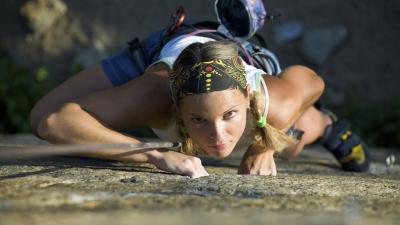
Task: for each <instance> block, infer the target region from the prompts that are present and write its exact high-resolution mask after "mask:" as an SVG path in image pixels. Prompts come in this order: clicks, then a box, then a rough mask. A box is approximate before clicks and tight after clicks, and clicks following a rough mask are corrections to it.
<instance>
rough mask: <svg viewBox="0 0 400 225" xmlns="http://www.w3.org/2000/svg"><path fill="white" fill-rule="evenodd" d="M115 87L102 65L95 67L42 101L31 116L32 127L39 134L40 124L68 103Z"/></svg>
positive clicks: (70, 80)
mask: <svg viewBox="0 0 400 225" xmlns="http://www.w3.org/2000/svg"><path fill="white" fill-rule="evenodd" d="M111 87H113V85H112V83H111V82H110V80H109V79H108V78H107V76H106V75H105V74H104V72H103V70H102V68H101V65H95V66H93V67H91V68H89V69H86V70H84V71H82V72H80V73H78V74H76V75H74V76H73V77H71V78H69V79H68V80H66V81H65V82H63V83H62V84H61V85H59V86H58V87H56V88H55V89H54V90H52V91H51V92H49V93H48V94H47V95H45V96H44V97H43V98H42V99H40V100H39V101H38V102H37V103H36V105H35V106H34V107H33V109H32V111H31V115H30V120H31V127H32V130H33V132H34V133H36V134H37V128H38V124H39V122H40V121H41V120H42V119H43V118H45V117H46V116H47V115H48V114H50V113H52V112H54V111H56V110H57V109H59V108H60V107H61V106H62V105H63V104H65V103H66V102H69V101H72V100H74V99H76V98H79V97H82V96H85V95H87V94H90V93H93V92H96V91H102V90H105V89H108V88H111Z"/></svg>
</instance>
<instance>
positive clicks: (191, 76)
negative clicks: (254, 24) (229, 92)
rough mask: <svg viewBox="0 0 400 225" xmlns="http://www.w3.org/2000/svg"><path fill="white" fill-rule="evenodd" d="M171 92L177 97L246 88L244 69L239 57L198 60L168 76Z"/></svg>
mask: <svg viewBox="0 0 400 225" xmlns="http://www.w3.org/2000/svg"><path fill="white" fill-rule="evenodd" d="M170 80H171V85H172V92H173V95H174V97H175V98H177V99H179V98H181V97H184V96H186V95H190V94H201V93H207V92H212V91H222V90H226V89H229V88H238V89H240V90H242V91H244V90H245V89H246V71H245V69H244V66H243V64H242V61H241V59H240V58H239V57H233V58H228V59H215V60H211V61H207V62H199V63H196V64H194V65H193V66H191V67H190V68H183V69H182V70H180V71H174V73H172V75H171V76H170Z"/></svg>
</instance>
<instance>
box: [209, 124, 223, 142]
mask: <svg viewBox="0 0 400 225" xmlns="http://www.w3.org/2000/svg"><path fill="white" fill-rule="evenodd" d="M223 137H224V125H223V124H221V123H218V122H214V123H213V124H211V126H210V139H211V140H213V141H214V142H217V143H218V142H220V141H222V140H223Z"/></svg>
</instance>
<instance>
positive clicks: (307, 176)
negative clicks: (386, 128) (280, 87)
mask: <svg viewBox="0 0 400 225" xmlns="http://www.w3.org/2000/svg"><path fill="white" fill-rule="evenodd" d="M0 139H1V137H0ZM14 140H17V143H18V142H22V143H25V144H26V143H27V140H28V139H27V137H24V138H20V139H14ZM4 142H6V143H12V141H10V138H8V137H3V140H0V143H4ZM32 142H33V143H37V141H36V140H34V139H32ZM14 143H15V142H14ZM0 151H1V148H0ZM379 152H380V153H379ZM379 152H378V151H374V152H373V153H374V154H373V156H374V159H375V161H374V164H373V165H372V169H371V171H370V172H369V173H361V174H357V173H348V172H343V171H341V170H340V169H339V168H338V167H337V164H336V162H335V161H334V159H333V157H332V156H331V155H329V154H328V153H327V152H325V151H324V150H323V149H321V148H309V149H306V150H305V151H304V152H302V154H301V155H300V157H299V158H297V159H295V160H294V161H293V162H284V161H279V160H278V161H277V165H278V175H277V176H276V177H266V176H250V175H237V174H236V172H237V166H238V164H239V162H240V156H241V153H240V152H237V153H235V154H234V155H232V156H231V157H229V158H228V159H226V160H224V161H219V160H213V159H210V158H203V164H205V165H206V169H207V170H208V172H209V173H210V176H209V177H203V178H199V179H189V178H187V177H183V176H178V175H172V174H168V173H164V172H162V171H159V170H157V169H156V168H155V167H154V166H152V165H147V164H141V165H137V164H132V163H120V162H113V161H101V160H93V159H83V158H73V157H72V158H71V157H53V158H42V159H35V160H18V161H2V162H1V164H0V217H1V218H2V219H1V221H0V224H8V225H9V224H11V225H12V224H22V223H24V220H26V219H27V218H28V219H29V221H30V224H42V225H43V224H54V221H57V223H58V224H76V223H81V224H114V223H116V222H117V223H118V224H131V222H132V221H135V222H136V223H138V222H146V221H147V222H149V221H152V223H156V224H180V223H182V224H221V223H220V222H221V220H224V222H226V223H228V224H260V223H261V222H263V223H265V222H266V221H267V222H272V223H274V221H275V223H277V224H282V223H283V224H288V223H290V224H292V223H296V224H364V223H366V224H396V223H397V222H398V219H400V216H399V215H400V214H399V213H400V179H399V178H400V176H399V175H400V168H399V165H398V164H397V165H394V166H392V167H390V168H388V167H386V166H385V165H384V164H383V163H384V157H382V155H381V154H382V152H385V151H384V150H381V151H379ZM384 155H385V154H384ZM0 160H1V159H0ZM21 215H24V216H23V217H21ZM25 223H26V221H25Z"/></svg>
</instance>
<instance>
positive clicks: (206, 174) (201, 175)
mask: <svg viewBox="0 0 400 225" xmlns="http://www.w3.org/2000/svg"><path fill="white" fill-rule="evenodd" d="M207 176H209V174H208V173H207V172H205V173H194V174H193V175H192V176H190V178H193V179H196V178H200V177H207Z"/></svg>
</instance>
